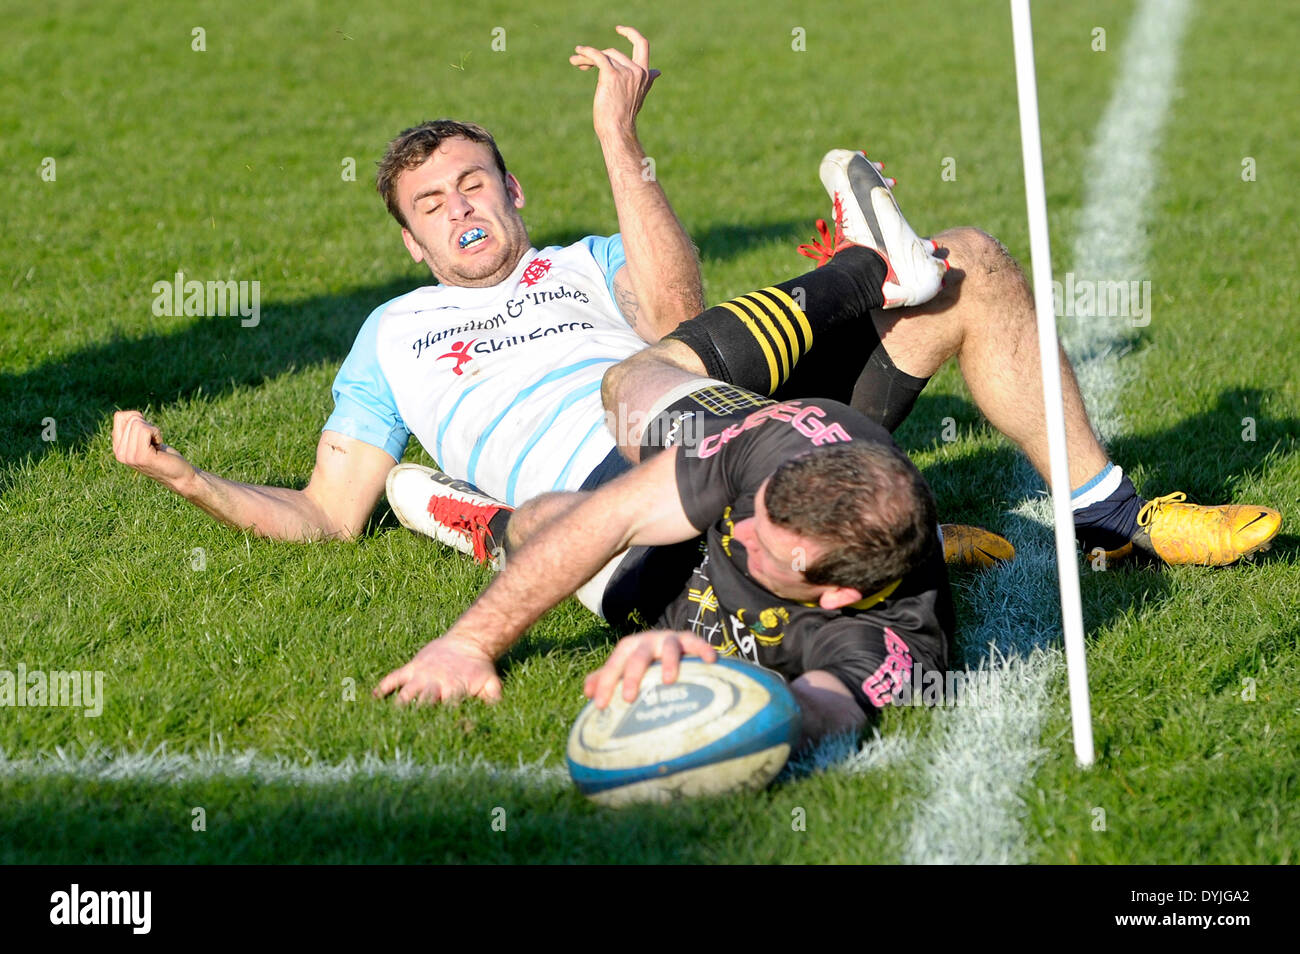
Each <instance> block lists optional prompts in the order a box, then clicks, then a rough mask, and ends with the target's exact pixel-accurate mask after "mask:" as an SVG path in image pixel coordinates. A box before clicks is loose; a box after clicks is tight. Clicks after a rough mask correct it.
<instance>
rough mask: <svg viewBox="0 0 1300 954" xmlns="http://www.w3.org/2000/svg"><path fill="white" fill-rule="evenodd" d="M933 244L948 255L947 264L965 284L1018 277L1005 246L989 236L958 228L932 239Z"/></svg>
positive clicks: (968, 227)
mask: <svg viewBox="0 0 1300 954" xmlns="http://www.w3.org/2000/svg"><path fill="white" fill-rule="evenodd" d="M933 238H934V241H935V242H936V243H937V244H938V245H939V247H940V248H941V249H946V250H947V252H948V264H949V265H951V266H952V267H953V268H956V269H960V270H961V271H962V272H963V274H964V276H965V277H964V279H963V280H965V281H970V280H974V281H980V280H983V279H987V278H990V277H992V276H997V275H1000V274H1005V275H1007V276H1013V275H1014V276H1018V273H1019V266H1018V265H1017V264H1016V261H1015V259H1013V258H1012V257H1011V253H1010V252H1008V251H1007V248H1006V246H1005V245H1003V244H1002V243H1001V242H999V241H998V240H997V239H996V238H994V237H993V236H992V235H989V233H987V232H985V231H983V230H981V229H977V228H972V227H970V226H962V227H961V228H955V229H948V230H947V231H945V232H940V233H939V234H938V235H935V236H934V237H933Z"/></svg>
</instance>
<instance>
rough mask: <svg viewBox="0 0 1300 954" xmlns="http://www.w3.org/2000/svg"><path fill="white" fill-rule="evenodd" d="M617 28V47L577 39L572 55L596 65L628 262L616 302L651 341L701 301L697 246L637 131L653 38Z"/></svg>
mask: <svg viewBox="0 0 1300 954" xmlns="http://www.w3.org/2000/svg"><path fill="white" fill-rule="evenodd" d="M615 29H616V30H617V32H618V33H619V34H620V35H621V36H624V37H626V38H627V39H629V40H631V41H632V55H631V56H630V57H629V56H628V55H627V54H626V53H624V52H623V51H622V50H618V49H614V48H612V47H611V48H609V49H605V50H597V49H596V48H595V47H590V46H578V47H575V48H574V53H573V55H572V56H571V57H569V62H570V63H572V64H573V65H574V66H576V67H578V68H579V69H581V70H590V69H593V68H594V69H597V70H599V72H600V78H599V80H598V81H597V83H596V95H595V99H594V101H593V103H592V122H593V125H594V127H595V131H596V138H597V139H598V140H599V141H600V147H601V151H602V153H603V154H604V157H605V168H606V170H607V171H608V173H609V184H610V190H611V192H612V193H613V196H614V207H615V209H616V211H617V212H618V225H619V231H620V232H621V233H622V235H623V249H624V252H625V254H626V256H627V265H626V266H625V267H624V268H622V269H619V271H618V273H617V274H616V275H615V277H614V291H615V295H616V298H617V304H618V307H619V309H620V310H621V311H622V312H623V315H624V316H625V317H626V318H627V320H628V323H629V324H630V325H631V326H632V328H633V329H634V330H635V331H636V332H637V334H639V335H640V336H641V337H642V338H644V339H645V340H646V341H649V342H651V343H653V342H655V341H658V340H659V339H660V338H661V337H663V336H664V335H665V334H667V333H668V332H669V331H671V330H672V329H673V328H675V327H677V325H678V324H680V323H681V322H683V321H685V320H686V319H688V318H690V317H692V316H694V315H696V314H698V313H699V312H700V311H701V310H702V309H703V307H704V289H703V284H702V282H701V279H700V266H699V260H698V258H697V257H696V254H695V246H694V245H693V244H692V243H691V240H690V237H689V236H688V235H687V234H686V230H685V229H684V228H682V224H681V222H679V221H678V220H677V215H676V213H674V212H673V209H672V206H671V205H670V204H669V203H668V197H667V196H666V195H665V194H664V190H663V188H662V187H661V186H660V185H659V182H658V179H657V177H656V176H655V174H654V165H653V162H652V161H650V160H649V159H648V157H647V156H646V154H645V149H644V148H643V147H642V145H641V141H640V139H639V138H638V136H637V130H636V118H637V114H638V113H640V111H641V106H642V104H643V103H644V102H645V97H646V94H647V93H648V92H649V91H650V87H651V85H652V84H653V83H654V81H655V78H656V77H657V76H658V75H659V71H658V70H652V69H650V44H649V42H648V41H647V40H646V38H645V37H644V36H642V35H641V34H640V33H639V32H637V30H635V29H633V28H632V27H626V26H620V27H616V28H615Z"/></svg>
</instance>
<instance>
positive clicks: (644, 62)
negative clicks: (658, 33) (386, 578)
mask: <svg viewBox="0 0 1300 954" xmlns="http://www.w3.org/2000/svg"><path fill="white" fill-rule="evenodd" d="M614 32H615V33H617V34H618V35H619V36H622V37H625V38H627V39H629V40H631V41H632V60H633V62H635V63H636V64H637V65H638V66H649V65H650V41H649V40H647V39H646V38H645V37H644V36H642V35H641V31H640V30H638V29H637V28H636V27H630V26H617V27H614Z"/></svg>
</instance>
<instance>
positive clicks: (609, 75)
mask: <svg viewBox="0 0 1300 954" xmlns="http://www.w3.org/2000/svg"><path fill="white" fill-rule="evenodd" d="M614 30H615V32H617V33H618V34H619V35H620V36H623V37H626V38H627V39H629V40H631V41H632V55H631V57H629V56H628V55H627V54H626V53H624V52H623V51H622V50H616V49H614V48H613V47H609V48H608V49H604V50H598V49H596V48H595V47H593V46H576V47H574V48H573V55H572V56H570V57H569V62H570V63H572V64H573V65H574V66H576V67H577V68H578V69H580V70H589V69H592V68H593V67H594V68H595V69H598V70H599V71H600V79H599V80H598V81H597V83H596V97H595V100H594V101H593V103H592V110H591V111H592V122H593V124H594V125H595V127H596V135H597V136H602V137H603V136H605V135H610V134H620V133H622V134H632V133H635V131H636V117H637V113H639V112H640V111H641V104H642V103H644V102H645V97H646V93H648V92H650V87H651V85H653V84H654V81H655V79H656V78H658V76H659V71H658V70H652V69H650V42H649V41H648V40H647V39H646V38H645V37H644V36H642V35H641V34H640V32H639V31H637V30H636V29H635V28H633V27H629V26H619V27H615V28H614Z"/></svg>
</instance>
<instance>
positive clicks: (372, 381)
mask: <svg viewBox="0 0 1300 954" xmlns="http://www.w3.org/2000/svg"><path fill="white" fill-rule="evenodd" d="M393 300H394V301H396V299H393ZM390 304H392V302H391V301H389V302H384V304H382V305H380V306H379V307H378V308H376V309H375V310H374V311H372V312H371V313H370V317H369V318H367V319H366V322H365V324H363V325H362V326H361V330H360V331H359V332H358V333H357V340H356V342H355V343H353V345H352V350H351V351H349V352H348V356H347V358H346V359H345V360H344V362H343V367H341V368H339V373H338V374H337V375H335V377H334V413H332V414H331V415H330V416H329V420H327V421H326V422H325V427H324V430H327V431H337V432H338V433H340V434H343V435H345V436H347V437H351V438H354V439H356V440H359V441H363V442H365V443H367V444H370V445H372V446H374V447H378V448H379V449H380V450H383V451H386V452H387V453H388V455H389V456H390V457H392V458H393V460H401V459H402V455H403V454H404V453H405V452H406V443H407V441H408V440H410V437H411V432H410V431H409V430H408V429H407V427H406V422H405V421H403V420H402V415H401V414H399V413H398V411H397V401H396V399H394V397H393V389H392V388H390V387H389V386H388V379H387V378H386V377H384V372H383V371H382V370H381V369H380V367H379V351H378V337H379V317H380V315H382V314H383V313H384V309H385V308H387V307H388V306H389V305H390Z"/></svg>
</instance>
